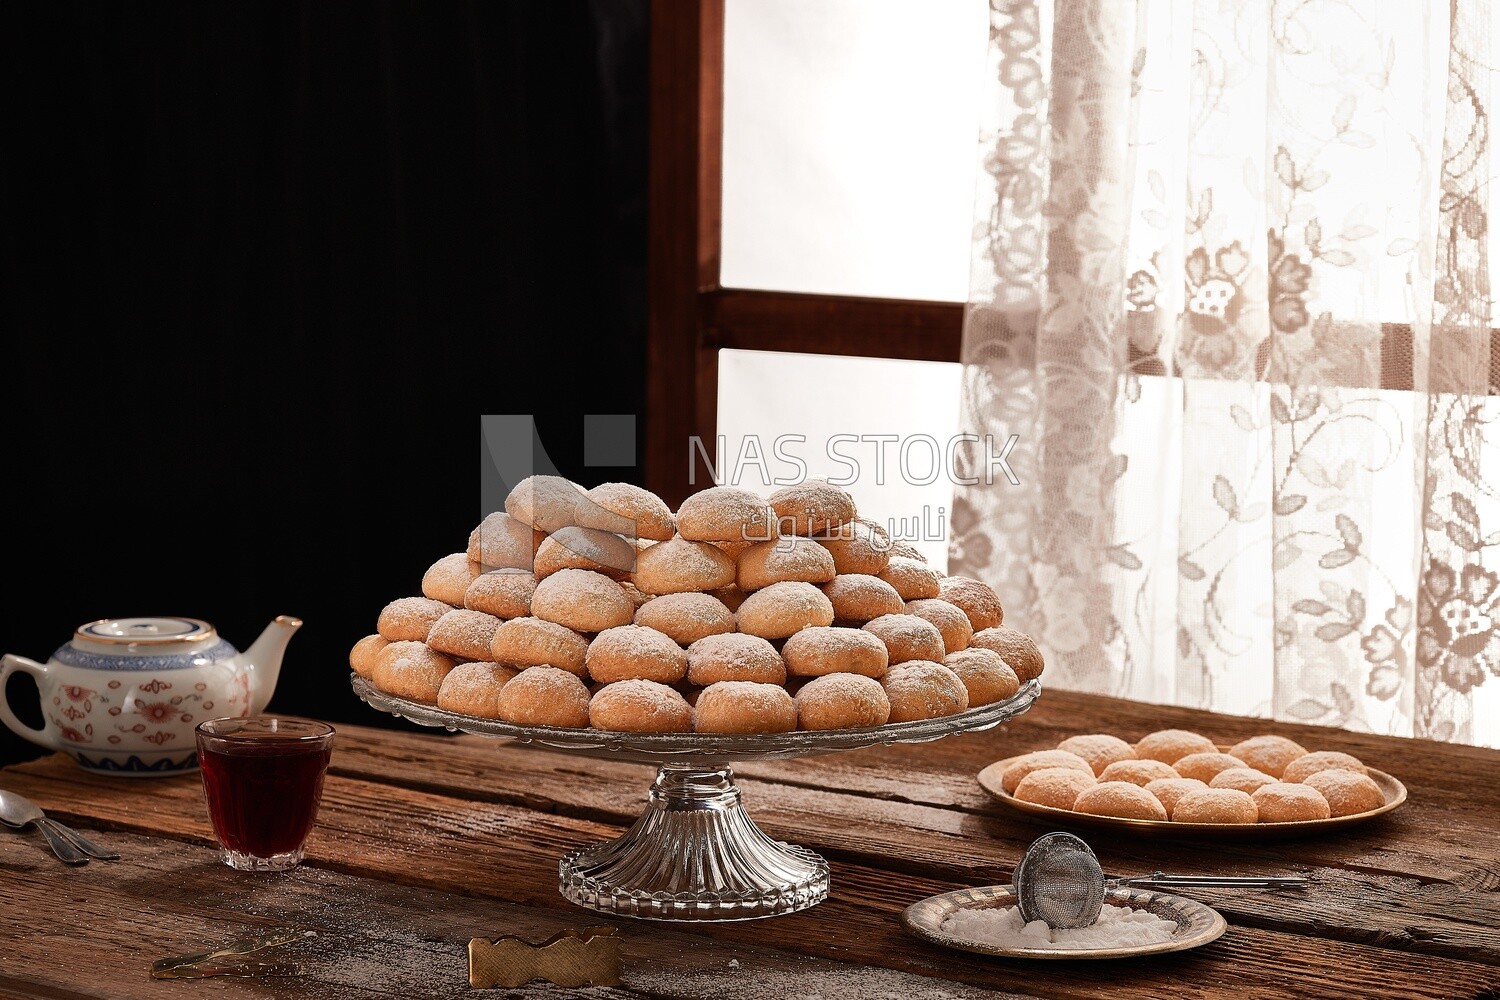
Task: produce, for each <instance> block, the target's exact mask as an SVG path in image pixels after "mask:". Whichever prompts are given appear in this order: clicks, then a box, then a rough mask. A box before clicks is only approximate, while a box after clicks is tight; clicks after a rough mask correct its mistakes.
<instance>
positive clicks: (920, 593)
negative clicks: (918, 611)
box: [875, 550, 943, 601]
mask: <svg viewBox="0 0 1500 1000" xmlns="http://www.w3.org/2000/svg"><path fill="white" fill-rule="evenodd" d="M893 551H894V550H893ZM875 575H876V576H878V577H879V578H880V579H882V580H884V581H885V582H886V583H888V584H890V585H891V586H892V587H895V588H896V593H898V594H900V595H901V599H902V600H903V601H920V600H922V599H923V598H929V597H941V596H942V594H943V587H942V583H941V580H942V577H941V576H940V574H939V573H938V571H937V570H935V569H933V568H932V567H931V566H929V565H927V564H926V563H925V562H921V561H919V560H916V559H912V558H909V557H907V556H898V555H894V554H893V555H892V556H891V558H890V561H889V562H887V563H886V565H885V569H883V570H881V571H880V572H879V573H876V574H875Z"/></svg>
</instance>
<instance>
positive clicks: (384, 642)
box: [349, 635, 391, 678]
mask: <svg viewBox="0 0 1500 1000" xmlns="http://www.w3.org/2000/svg"><path fill="white" fill-rule="evenodd" d="M390 644H391V643H390V640H389V639H386V638H385V637H384V636H379V635H367V636H365V637H364V638H363V639H361V640H359V641H358V642H356V643H355V644H354V648H353V649H351V650H349V668H350V669H351V670H353V671H354V672H355V673H356V674H359V676H361V677H365V678H368V677H369V676H370V675H371V674H372V673H374V671H375V658H376V657H377V656H379V655H380V651H381V650H382V649H384V648H385V647H387V646H389V645H390Z"/></svg>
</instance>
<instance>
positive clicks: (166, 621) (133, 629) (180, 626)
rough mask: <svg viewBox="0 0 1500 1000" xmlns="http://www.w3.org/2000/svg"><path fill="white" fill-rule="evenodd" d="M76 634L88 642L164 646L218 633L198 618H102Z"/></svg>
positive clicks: (206, 637)
mask: <svg viewBox="0 0 1500 1000" xmlns="http://www.w3.org/2000/svg"><path fill="white" fill-rule="evenodd" d="M74 635H75V636H76V637H77V638H79V639H84V640H87V641H89V642H105V643H128V644H131V645H137V644H139V645H151V646H161V645H166V644H168V643H176V642H202V641H203V640H204V639H212V638H213V637H214V636H215V635H217V633H216V632H215V631H214V627H213V626H212V625H210V624H209V623H208V622H206V621H202V620H201V619H198V618H101V619H99V620H98V621H96V622H89V623H88V624H87V625H80V626H78V631H77V632H75V633H74Z"/></svg>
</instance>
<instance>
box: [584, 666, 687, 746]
mask: <svg viewBox="0 0 1500 1000" xmlns="http://www.w3.org/2000/svg"><path fill="white" fill-rule="evenodd" d="M589 724H590V725H591V726H593V727H594V728H595V729H603V730H607V731H609V732H612V733H690V732H692V731H693V708H692V706H691V705H689V704H688V703H687V700H686V699H684V698H683V697H682V695H681V694H679V693H678V692H677V691H676V690H674V689H672V688H669V687H667V686H666V685H665V684H659V683H657V682H656V681H651V680H644V679H640V678H631V679H628V680H622V681H615V682H614V683H612V684H606V685H604V687H602V688H600V689H599V690H598V691H597V692H596V693H595V694H594V697H593V698H592V699H591V700H590V701H589Z"/></svg>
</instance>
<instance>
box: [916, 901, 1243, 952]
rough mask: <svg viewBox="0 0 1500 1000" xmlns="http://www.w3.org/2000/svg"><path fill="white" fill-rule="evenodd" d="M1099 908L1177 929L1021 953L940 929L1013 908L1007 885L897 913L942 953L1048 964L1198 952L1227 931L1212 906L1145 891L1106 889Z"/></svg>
mask: <svg viewBox="0 0 1500 1000" xmlns="http://www.w3.org/2000/svg"><path fill="white" fill-rule="evenodd" d="M1104 904H1105V905H1106V906H1128V907H1130V908H1131V909H1133V910H1146V911H1147V912H1149V913H1152V914H1154V915H1156V916H1158V917H1161V918H1162V919H1163V920H1170V921H1172V922H1173V923H1175V924H1176V925H1177V930H1176V931H1175V932H1174V933H1173V934H1172V936H1171V937H1170V938H1168V939H1167V940H1165V941H1159V942H1157V943H1155V944H1142V945H1135V946H1133V947H1129V948H1021V947H1010V946H1006V945H997V944H990V943H987V942H984V941H977V940H974V939H973V938H966V937H960V936H958V935H955V934H950V933H949V932H948V931H946V930H944V929H943V922H944V921H946V920H947V919H948V917H950V916H951V915H952V914H953V913H954V912H956V911H958V910H973V909H994V908H998V907H1005V906H1014V905H1016V896H1015V892H1014V891H1013V890H1012V889H1011V887H1010V886H1008V885H987V886H981V887H980V888H977V889H958V890H956V891H954V892H945V893H943V894H942V895H940V896H929V897H927V898H926V899H924V900H921V901H919V902H916V903H913V904H912V905H911V906H908V907H907V908H906V910H905V912H903V913H902V914H901V924H902V926H904V927H905V928H906V930H907V932H908V933H910V934H912V935H913V936H915V937H919V938H921V939H922V940H923V941H930V942H932V943H933V944H936V945H942V946H943V947H944V948H955V949H957V950H959V951H971V952H974V953H975V954H977V955H993V956H995V957H996V958H1039V959H1047V960H1053V961H1055V960H1058V959H1064V960H1076V959H1095V960H1097V959H1106V958H1135V957H1137V956H1140V955H1160V954H1163V953H1166V952H1172V951H1187V950H1188V949H1189V948H1201V947H1203V946H1204V945H1206V944H1210V943H1212V942H1214V941H1217V940H1218V939H1219V938H1220V937H1221V936H1222V935H1223V934H1224V931H1225V930H1226V929H1227V927H1228V925H1227V924H1225V922H1224V918H1223V917H1222V916H1220V914H1219V912H1218V911H1217V910H1215V909H1214V908H1213V907H1211V906H1206V905H1204V904H1203V903H1200V902H1198V901H1197V900H1193V899H1188V898H1187V897H1185V896H1174V895H1172V894H1171V893H1165V892H1154V891H1152V890H1149V889H1131V888H1121V889H1112V890H1110V891H1109V892H1108V893H1106V894H1105V896H1104Z"/></svg>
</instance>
